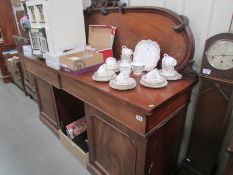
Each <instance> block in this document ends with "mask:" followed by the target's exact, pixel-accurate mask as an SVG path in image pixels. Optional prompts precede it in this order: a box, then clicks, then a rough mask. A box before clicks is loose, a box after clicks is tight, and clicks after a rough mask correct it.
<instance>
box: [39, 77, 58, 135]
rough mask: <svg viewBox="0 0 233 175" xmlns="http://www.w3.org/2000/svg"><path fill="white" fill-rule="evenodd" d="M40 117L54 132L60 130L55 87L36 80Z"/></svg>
mask: <svg viewBox="0 0 233 175" xmlns="http://www.w3.org/2000/svg"><path fill="white" fill-rule="evenodd" d="M35 85H36V92H37V98H38V105H39V109H40V117H41V119H42V121H44V122H45V123H46V124H47V125H48V126H49V127H50V128H51V129H52V130H53V131H55V132H57V131H58V129H59V121H58V114H57V107H56V103H55V98H54V93H53V86H51V85H49V84H48V83H46V82H45V81H43V80H41V79H40V78H38V77H36V78H35Z"/></svg>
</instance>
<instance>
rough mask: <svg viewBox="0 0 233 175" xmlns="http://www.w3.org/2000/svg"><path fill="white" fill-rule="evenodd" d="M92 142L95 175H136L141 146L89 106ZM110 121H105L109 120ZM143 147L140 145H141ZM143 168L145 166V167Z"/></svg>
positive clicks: (92, 161)
mask: <svg viewBox="0 0 233 175" xmlns="http://www.w3.org/2000/svg"><path fill="white" fill-rule="evenodd" d="M85 110H86V114H87V127H88V128H87V130H88V131H87V132H88V143H89V159H90V162H89V164H88V168H89V170H90V171H91V172H92V173H93V174H103V175H104V174H106V175H107V174H108V175H110V174H111V175H134V174H138V172H136V170H135V168H136V159H137V156H138V157H140V154H141V152H140V151H141V150H140V149H139V150H138V152H137V145H136V144H135V141H134V139H132V138H131V137H130V136H129V135H128V134H127V133H126V132H123V131H122V130H120V129H119V126H118V127H117V126H116V125H115V126H114V124H113V123H110V121H108V119H107V118H105V115H104V114H102V113H101V112H98V111H97V110H95V109H93V108H92V107H88V108H87V107H86V108H85ZM104 118H105V119H107V120H105V119H104ZM139 147H140V144H139ZM141 166H142V169H143V164H142V165H141Z"/></svg>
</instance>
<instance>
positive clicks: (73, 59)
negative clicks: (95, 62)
mask: <svg viewBox="0 0 233 175" xmlns="http://www.w3.org/2000/svg"><path fill="white" fill-rule="evenodd" d="M69 59H70V60H72V61H77V60H80V59H81V58H79V57H71V58H69Z"/></svg>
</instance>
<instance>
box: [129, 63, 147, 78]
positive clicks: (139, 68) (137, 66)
mask: <svg viewBox="0 0 233 175" xmlns="http://www.w3.org/2000/svg"><path fill="white" fill-rule="evenodd" d="M144 68H145V64H143V63H142V62H133V63H132V70H133V73H134V74H135V75H141V74H142V72H143V70H144Z"/></svg>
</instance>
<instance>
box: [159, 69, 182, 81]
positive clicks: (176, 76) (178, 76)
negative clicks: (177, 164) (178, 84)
mask: <svg viewBox="0 0 233 175" xmlns="http://www.w3.org/2000/svg"><path fill="white" fill-rule="evenodd" d="M159 74H160V75H161V76H163V77H164V78H165V79H166V80H169V81H175V80H180V79H181V78H182V75H181V74H180V73H178V72H177V71H175V72H174V75H172V76H171V75H166V74H164V73H163V71H162V70H160V71H159Z"/></svg>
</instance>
